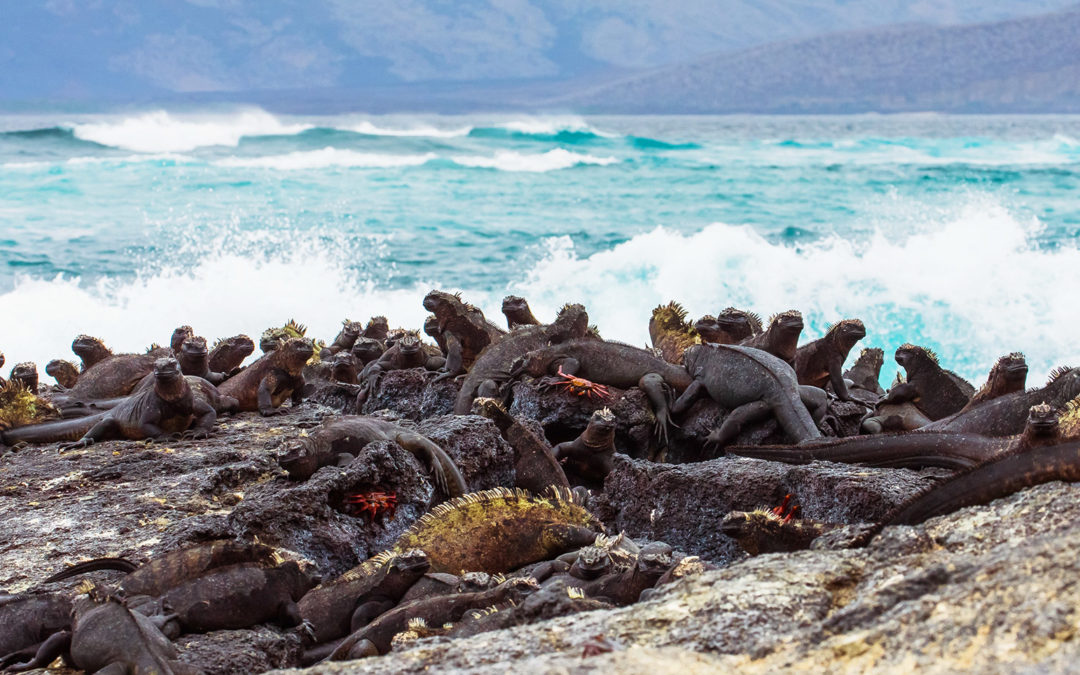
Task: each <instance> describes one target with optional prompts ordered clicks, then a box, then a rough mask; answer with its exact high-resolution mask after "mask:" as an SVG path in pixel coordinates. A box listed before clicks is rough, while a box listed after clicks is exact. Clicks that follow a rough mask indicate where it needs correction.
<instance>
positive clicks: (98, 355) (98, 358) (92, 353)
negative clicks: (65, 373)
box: [71, 335, 113, 373]
mask: <svg viewBox="0 0 1080 675" xmlns="http://www.w3.org/2000/svg"><path fill="white" fill-rule="evenodd" d="M71 351H73V352H75V356H78V357H79V358H80V359H82V372H84V373H85V372H86V371H87V370H90V368H91V367H92V366H94V365H95V364H97V363H100V362H102V361H104V360H105V359H107V358H109V357H110V356H112V355H113V353H112V350H111V349H109V348H108V347H106V346H105V343H104V342H102V341H101V340H99V339H98V338H96V337H92V336H90V335H79V336H77V337H76V338H75V340H74V341H73V342H72V343H71Z"/></svg>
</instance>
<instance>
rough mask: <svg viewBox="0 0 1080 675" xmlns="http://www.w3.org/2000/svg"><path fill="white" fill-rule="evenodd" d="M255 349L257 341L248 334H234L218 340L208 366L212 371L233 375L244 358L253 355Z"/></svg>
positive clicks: (212, 350)
mask: <svg viewBox="0 0 1080 675" xmlns="http://www.w3.org/2000/svg"><path fill="white" fill-rule="evenodd" d="M254 351H255V343H254V342H252V341H251V338H249V337H248V336H246V335H242V334H241V335H234V336H232V337H231V338H225V339H224V340H218V341H217V342H215V343H214V347H213V348H212V349H211V350H210V354H209V356H207V357H206V359H207V366H208V367H209V368H210V371H211V372H214V373H225V374H227V375H233V374H234V372H233V371H235V370H236V369H237V368H239V367H240V364H241V363H243V362H244V359H246V358H247V357H249V356H251V353H252V352H254Z"/></svg>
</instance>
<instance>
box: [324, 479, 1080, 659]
mask: <svg viewBox="0 0 1080 675" xmlns="http://www.w3.org/2000/svg"><path fill="white" fill-rule="evenodd" d="M1078 522H1080V486H1077V485H1067V484H1062V483H1050V484H1046V485H1042V486H1039V487H1035V488H1032V489H1029V490H1024V491H1022V492H1020V493H1017V494H1016V495H1013V496H1011V497H1008V498H1006V499H1001V500H998V501H995V502H993V503H991V504H990V505H988V506H985V507H976V508H968V509H963V510H961V511H958V512H956V513H954V514H951V515H949V516H944V517H941V518H935V519H932V520H930V521H928V522H927V523H925V524H924V525H921V526H916V527H896V528H889V529H887V530H886V531H885V532H884V533H883V534H882V535H881V536H880V537H879V538H878V539H876V540H875V541H874V542H872V543H871V545H870V546H869V547H868V548H866V549H863V550H810V551H802V552H799V553H793V554H771V555H762V556H759V557H756V558H751V559H748V560H745V561H742V562H739V563H736V564H733V565H731V566H729V567H727V568H725V569H721V570H717V571H712V572H705V573H703V574H701V575H699V576H696V577H690V578H687V579H683V580H681V581H677V582H675V583H673V584H671V585H669V586H667V587H666V588H664V589H663V591H662V592H660V593H658V594H657V595H656V596H655V597H654V598H651V599H650V600H648V601H645V602H641V603H638V604H636V605H633V606H631V607H627V608H624V609H614V610H600V611H594V612H584V613H581V614H576V615H573V616H570V617H565V618H561V619H555V620H552V621H547V622H544V623H541V624H536V625H532V626H523V627H517V628H514V629H510V630H500V631H495V632H491V633H485V634H481V635H478V636H475V637H472V638H468V639H463V640H456V641H453V642H451V641H448V640H445V639H442V638H432V639H428V640H422V641H420V642H418V643H416V644H415V645H414V646H412V647H411V648H409V649H407V650H405V651H402V652H400V653H393V654H390V655H387V656H384V657H380V658H374V659H365V660H362V661H353V662H345V663H337V664H327V665H321V666H318V667H316V668H312V669H309V670H308V671H307V672H311V673H359V672H363V673H372V674H381V673H421V672H426V670H427V669H429V668H437V669H438V672H440V673H478V672H529V673H534V672H535V673H567V672H572V673H590V672H620V673H686V672H690V673H697V672H723V671H725V670H736V671H738V672H752V673H759V672H760V673H771V672H776V671H778V670H804V671H813V672H897V671H913V670H914V671H920V672H921V671H926V672H941V673H951V672H957V671H960V670H964V671H974V672H1048V671H1049V672H1064V671H1068V670H1072V669H1074V668H1075V665H1074V664H1075V663H1076V662H1077V659H1078V658H1080V641H1078V640H1076V639H1075V638H1076V635H1077V631H1078V627H1080V586H1078V585H1077V584H1076V583H1075V579H1076V576H1077V574H1078V573H1080V562H1078V560H1077V557H1076V554H1075V552H1076V551H1077V550H1078V549H1080V525H1078V524H1077V523H1078ZM598 635H602V636H604V637H605V638H607V639H608V640H610V641H612V642H615V643H617V644H619V645H621V646H622V647H623V648H622V649H617V650H616V651H613V652H611V653H607V654H601V655H598V656H590V657H587V658H583V657H582V651H583V647H584V644H585V643H586V641H588V640H590V639H591V638H593V637H594V636H598Z"/></svg>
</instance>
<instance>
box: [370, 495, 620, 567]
mask: <svg viewBox="0 0 1080 675" xmlns="http://www.w3.org/2000/svg"><path fill="white" fill-rule="evenodd" d="M603 527H604V526H603V525H602V524H601V523H600V521H599V520H597V519H596V517H595V516H593V515H592V514H591V513H589V512H588V511H587V510H585V508H584V507H583V506H582V505H581V503H580V498H579V497H578V496H577V495H575V494H574V493H573V492H571V491H569V490H562V489H560V490H549V491H548V493H547V494H545V495H543V496H539V497H534V496H532V495H530V494H529V493H527V492H525V491H524V490H509V489H506V488H494V489H492V490H485V491H483V492H473V493H471V494H467V495H465V496H464V497H458V498H456V499H452V500H450V501H447V502H443V503H442V504H439V505H438V506H436V507H435V508H433V509H432V510H431V511H430V512H428V513H427V514H425V515H424V516H423V517H422V518H420V520H418V521H417V522H416V523H414V524H413V526H412V527H410V528H409V529H408V530H406V531H405V532H404V534H402V535H401V536H400V537H398V539H397V541H396V542H395V543H394V546H393V547H392V548H391V549H390V550H391V552H393V553H399V554H400V553H403V552H405V551H408V550H410V549H414V548H418V549H421V550H422V551H424V552H425V553H427V555H428V558H429V559H430V560H431V571H433V572H450V573H451V574H460V573H461V572H462V571H471V572H488V573H490V574H496V573H505V572H509V571H510V570H515V569H517V568H519V567H523V566H525V565H528V564H530V563H534V562H538V561H540V560H549V559H551V558H554V557H555V556H558V555H560V554H562V553H565V552H566V551H568V550H571V549H576V548H580V547H582V546H587V545H589V544H591V543H593V541H595V539H596V535H597V533H598V532H603Z"/></svg>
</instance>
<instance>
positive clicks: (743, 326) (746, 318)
mask: <svg viewBox="0 0 1080 675" xmlns="http://www.w3.org/2000/svg"><path fill="white" fill-rule="evenodd" d="M716 321H717V323H719V324H720V328H721V329H722V330H723V331H724V332H726V333H728V334H730V335H731V336H732V337H734V338H736V339H739V340H744V339H746V338H748V337H750V336H751V335H757V334H758V333H760V332H761V317H760V316H758V315H757V314H754V313H753V312H746V311H743V310H741V309H736V308H735V307H727V308H725V309H724V311H722V312H720V314H718V315H717V316H716Z"/></svg>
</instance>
